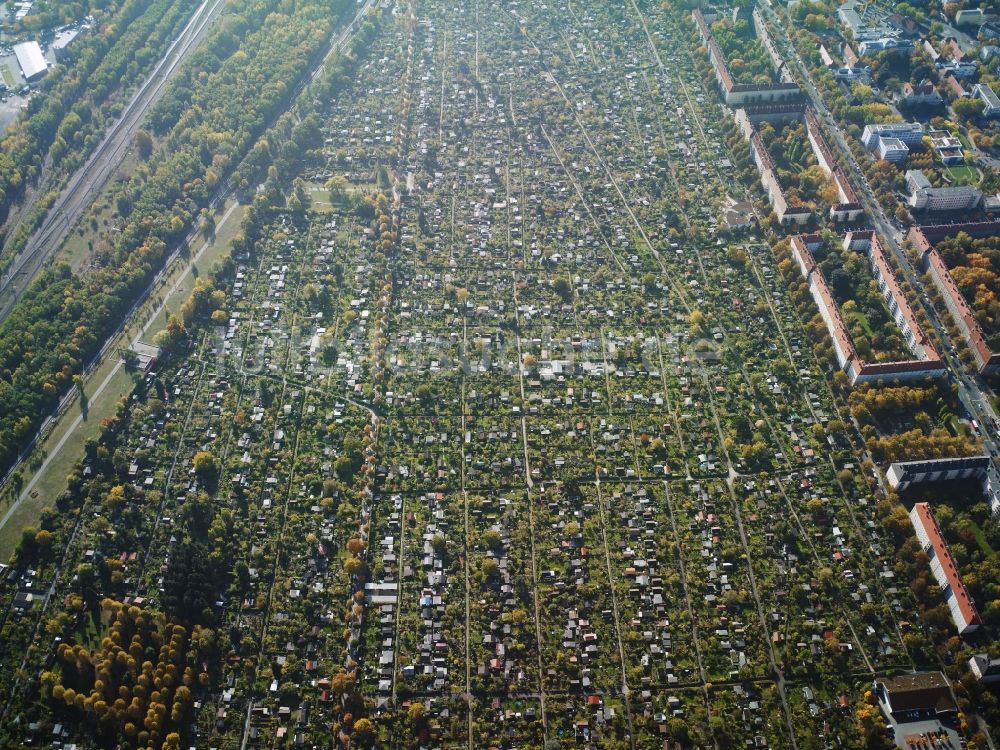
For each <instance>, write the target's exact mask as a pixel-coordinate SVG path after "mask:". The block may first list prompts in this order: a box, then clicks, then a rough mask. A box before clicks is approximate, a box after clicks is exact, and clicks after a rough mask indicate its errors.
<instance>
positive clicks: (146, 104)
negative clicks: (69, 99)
mask: <svg viewBox="0 0 1000 750" xmlns="http://www.w3.org/2000/svg"><path fill="white" fill-rule="evenodd" d="M225 3H226V0H204V2H203V3H202V4H201V5H199V6H198V9H197V10H196V11H195V12H194V14H193V15H192V16H191V20H190V21H188V23H187V25H186V26H185V27H184V29H183V30H182V31H181V33H180V34H179V35H178V37H177V38H176V39H175V40H174V41H173V42H171V44H170V46H169V47H168V48H167V51H166V52H165V53H164V55H163V58H162V59H161V60H160V61H159V62H158V63H157V64H156V67H155V68H154V69H153V71H152V72H151V73H150V75H149V77H148V78H147V79H146V80H145V81H144V82H143V84H142V85H141V86H140V87H139V90H138V91H136V92H135V94H134V95H133V96H132V98H131V99H130V100H129V102H128V104H126V105H125V109H124V110H123V111H122V114H121V116H120V117H119V118H118V119H117V120H116V121H115V122H114V123H112V124H111V126H110V127H108V129H107V132H106V133H105V135H104V139H103V140H102V141H101V142H100V143H99V144H98V145H97V148H95V149H94V151H93V153H92V154H91V155H90V157H89V158H88V159H87V161H86V162H84V164H83V166H81V167H80V168H79V169H77V170H76V172H75V173H74V174H73V176H72V177H70V179H69V182H67V183H66V186H65V187H64V188H63V190H62V192H61V193H60V194H59V197H58V198H56V200H55V203H53V205H52V208H51V209H49V212H48V214H47V215H46V217H45V219H44V220H43V221H42V224H41V226H40V227H39V228H38V229H37V230H36V231H35V233H34V234H33V235H32V236H31V238H30V239H29V240H28V243H27V245H25V247H24V249H23V250H22V251H21V252H20V253H19V254H18V255H17V257H16V258H15V259H14V262H13V263H12V264H11V268H10V271H9V272H8V273H7V274H5V275H4V276H3V277H2V278H0V322H3V321H4V320H5V319H6V318H7V316H8V315H10V313H11V311H12V310H13V309H14V305H15V304H16V303H17V300H18V299H20V297H21V295H22V294H23V293H24V291H25V289H27V288H28V286H29V284H31V282H32V280H33V279H34V278H35V276H36V275H37V274H38V272H39V270H40V269H41V268H42V266H44V265H45V261H46V260H48V259H49V258H50V257H51V256H52V254H53V253H54V252H55V251H56V250H58V249H59V247H60V246H61V245H62V241H63V238H64V237H65V236H66V234H67V233H68V232H69V231H70V230H71V229H72V228H73V227H74V226H75V225H76V223H77V222H78V221H79V220H80V217H81V216H82V215H83V212H84V211H85V210H86V209H87V208H88V207H89V206H90V203H91V201H92V200H93V199H94V197H95V196H96V195H97V193H98V192H99V191H100V190H101V188H103V187H104V185H105V183H106V182H107V181H108V178H109V177H110V176H111V175H112V174H113V173H114V171H115V169H117V168H118V165H119V164H120V163H121V160H122V158H123V157H124V156H125V153H126V151H127V150H128V148H129V146H130V145H131V144H132V139H133V137H134V136H135V133H136V131H137V130H138V129H139V127H140V125H141V124H142V122H143V121H144V120H145V117H146V113H147V112H148V111H149V108H150V107H152V106H153V104H155V103H156V101H157V100H158V99H159V98H160V96H161V95H162V94H163V92H164V90H165V89H166V86H167V84H168V83H169V82H170V80H171V78H172V77H173V75H174V73H175V72H176V71H177V69H178V68H179V67H180V65H181V63H182V62H183V61H184V59H185V58H186V57H187V56H188V55H189V54H190V53H191V52H192V51H193V50H194V49H195V47H196V46H197V44H198V42H199V41H200V40H201V39H202V37H203V36H204V33H205V30H206V29H207V28H208V26H209V24H210V23H211V21H212V20H213V19H214V18H215V17H216V16H217V15H218V14H219V13H220V12H221V11H222V8H223V6H224V5H225Z"/></svg>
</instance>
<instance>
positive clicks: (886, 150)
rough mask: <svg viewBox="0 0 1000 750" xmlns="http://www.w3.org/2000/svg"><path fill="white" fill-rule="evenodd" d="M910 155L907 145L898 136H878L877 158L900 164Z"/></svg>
mask: <svg viewBox="0 0 1000 750" xmlns="http://www.w3.org/2000/svg"><path fill="white" fill-rule="evenodd" d="M909 155H910V149H909V147H908V146H907V145H906V144H905V143H903V142H902V141H901V140H899V138H879V139H878V158H879V159H885V160H886V161H888V162H892V163H893V164H902V163H903V162H904V161H906V157H907V156H909Z"/></svg>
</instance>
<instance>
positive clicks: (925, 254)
mask: <svg viewBox="0 0 1000 750" xmlns="http://www.w3.org/2000/svg"><path fill="white" fill-rule="evenodd" d="M959 232H965V233H966V234H969V235H971V236H973V237H983V236H992V235H995V234H997V233H1000V222H995V221H989V222H978V223H975V224H941V225H934V226H915V227H911V228H910V231H909V232H908V234H907V238H908V239H909V240H910V242H912V243H913V247H914V248H915V249H916V250H917V252H919V253H920V256H921V259H922V261H923V268H924V270H925V271H926V272H927V273H928V274H930V277H931V279H932V280H933V281H934V286H936V287H937V289H938V291H939V292H940V293H941V296H942V297H943V298H944V303H945V306H946V307H947V308H948V313H949V314H950V315H951V318H952V320H953V321H954V322H955V325H956V326H957V327H958V329H959V331H960V332H961V335H962V339H963V340H964V341H965V343H966V344H967V345H968V347H969V349H971V350H972V355H973V356H974V357H975V360H976V366H977V367H978V369H979V372H980V373H982V374H983V375H991V374H994V373H996V372H1000V353H997V352H994V351H993V350H992V349H991V348H990V346H989V344H988V343H987V341H986V335H985V334H984V333H983V329H982V327H981V326H980V325H979V323H978V322H977V321H976V316H975V314H974V313H973V312H972V308H971V307H970V306H969V303H968V302H966V300H965V297H964V295H963V294H962V291H961V290H960V289H959V288H958V285H957V284H956V283H955V280H954V279H953V278H952V276H951V273H950V272H949V271H948V267H947V266H946V265H945V262H944V260H943V259H942V258H941V255H940V254H939V253H938V251H937V250H936V249H935V247H934V243H935V242H937V241H938V240H941V239H944V238H945V237H951V236H954V235H956V234H958V233H959Z"/></svg>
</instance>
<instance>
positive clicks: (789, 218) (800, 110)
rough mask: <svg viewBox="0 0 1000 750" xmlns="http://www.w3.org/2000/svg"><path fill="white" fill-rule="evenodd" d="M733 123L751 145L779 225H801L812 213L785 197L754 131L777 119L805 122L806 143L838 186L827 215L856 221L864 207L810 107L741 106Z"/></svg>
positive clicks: (763, 146) (793, 105)
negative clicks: (835, 201) (833, 202)
mask: <svg viewBox="0 0 1000 750" xmlns="http://www.w3.org/2000/svg"><path fill="white" fill-rule="evenodd" d="M734 117H735V119H736V125H737V126H738V127H739V129H740V132H741V133H743V136H744V137H745V138H746V139H747V141H748V142H749V144H750V153H751V155H752V156H753V160H754V164H755V165H756V166H757V171H758V172H759V173H760V181H761V184H762V185H763V186H764V189H765V191H766V193H767V197H768V200H769V201H770V204H771V209H772V210H773V211H774V214H775V216H777V218H778V223H780V224H781V225H782V226H789V225H793V224H794V225H796V226H803V225H804V224H807V223H808V222H809V219H810V217H811V216H812V211H810V210H809V209H808V208H807V207H805V206H792V205H789V203H788V200H787V198H786V197H785V193H784V190H783V189H782V187H781V183H780V182H779V181H778V176H777V173H776V172H775V169H774V164H773V163H772V161H771V157H770V155H769V154H768V153H767V147H766V146H765V145H764V143H763V141H762V140H761V138H760V136H759V135H758V133H757V127H756V125H757V123H758V122H778V121H789V120H791V121H803V120H804V121H805V125H806V134H807V136H808V139H809V145H810V146H811V147H812V150H813V154H814V155H815V156H816V161H817V162H818V163H819V166H820V167H821V168H822V169H823V171H824V172H826V174H827V176H829V177H830V178H831V179H832V180H833V181H834V184H835V185H836V186H837V194H838V197H839V202H837V203H835V204H834V205H832V206H831V207H830V218H831V219H833V220H834V221H838V222H844V221H855V220H857V219H858V218H859V217H860V216H861V215H862V214H863V213H864V207H863V206H862V205H861V202H860V201H859V200H858V196H857V194H856V193H855V192H854V188H853V187H852V186H851V183H850V180H848V178H847V174H846V173H845V172H844V170H843V169H841V168H840V166H839V165H837V163H836V161H835V160H834V157H833V152H832V151H831V150H830V146H829V145H828V144H827V142H826V139H825V138H824V137H823V132H822V130H821V129H820V125H819V120H817V119H816V116H815V115H814V114H813V112H812V110H811V109H810V108H809V107H808V106H806V105H803V104H792V105H785V106H783V105H772V106H770V107H741V108H739V109H737V110H736V112H735V113H734Z"/></svg>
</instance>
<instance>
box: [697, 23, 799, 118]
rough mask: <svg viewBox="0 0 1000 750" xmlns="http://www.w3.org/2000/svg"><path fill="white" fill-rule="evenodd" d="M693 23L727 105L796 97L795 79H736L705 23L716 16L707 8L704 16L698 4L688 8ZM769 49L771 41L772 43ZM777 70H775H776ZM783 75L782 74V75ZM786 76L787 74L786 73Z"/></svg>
mask: <svg viewBox="0 0 1000 750" xmlns="http://www.w3.org/2000/svg"><path fill="white" fill-rule="evenodd" d="M691 15H692V17H693V18H694V22H695V25H696V26H697V27H698V34H699V35H700V36H701V41H702V43H703V44H704V45H705V47H706V49H707V50H708V60H709V62H710V63H711V64H712V68H713V69H714V70H715V78H716V80H717V81H718V82H719V88H720V89H721V90H722V98H723V100H724V101H725V102H726V104H728V105H729V106H731V107H742V106H745V105H748V104H773V103H775V102H789V101H800V100H801V98H802V90H801V89H800V88H799V86H798V84H797V83H790V82H786V81H784V80H783V81H782V82H781V83H768V84H759V83H736V82H735V81H733V76H732V74H731V73H730V72H729V65H728V63H727V62H726V56H725V55H724V54H723V53H722V49H721V48H720V47H719V43H718V42H716V41H715V37H714V36H712V32H711V30H710V29H709V28H708V24H709V23H711V22H712V21H714V20H715V19H716V18H718V16H717V15H716V14H715V13H713V12H711V11H709V14H708V16H706V15H705V14H704V13H703V12H702V10H701V9H700V8H695V9H694V11H693V12H692V14H691ZM756 25H758V24H755V26H756ZM772 49H773V44H772ZM780 72H781V71H780V70H779V73H780ZM784 77H785V76H783V78H784ZM789 78H790V76H789Z"/></svg>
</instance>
